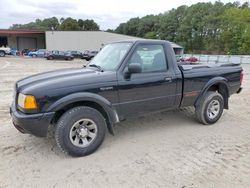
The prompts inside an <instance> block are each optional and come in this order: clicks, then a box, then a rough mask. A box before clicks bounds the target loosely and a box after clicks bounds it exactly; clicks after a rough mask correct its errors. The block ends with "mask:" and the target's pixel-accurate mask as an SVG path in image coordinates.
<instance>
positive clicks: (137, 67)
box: [128, 63, 142, 74]
mask: <svg viewBox="0 0 250 188" xmlns="http://www.w3.org/2000/svg"><path fill="white" fill-rule="evenodd" d="M141 71H142V66H141V64H139V63H131V64H129V66H128V72H129V73H130V74H134V73H141Z"/></svg>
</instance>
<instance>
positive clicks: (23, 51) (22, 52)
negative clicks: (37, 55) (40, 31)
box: [21, 49, 35, 56]
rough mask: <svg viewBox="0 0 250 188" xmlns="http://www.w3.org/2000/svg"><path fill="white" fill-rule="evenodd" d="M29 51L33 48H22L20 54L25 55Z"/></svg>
mask: <svg viewBox="0 0 250 188" xmlns="http://www.w3.org/2000/svg"><path fill="white" fill-rule="evenodd" d="M31 51H35V50H30V49H23V50H22V51H21V55H25V56H27V55H28V54H29V53H30V52H31Z"/></svg>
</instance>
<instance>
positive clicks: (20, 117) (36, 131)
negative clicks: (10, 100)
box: [10, 105, 55, 137]
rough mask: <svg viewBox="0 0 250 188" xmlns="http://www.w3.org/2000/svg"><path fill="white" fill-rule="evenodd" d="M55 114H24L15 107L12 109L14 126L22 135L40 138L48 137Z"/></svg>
mask: <svg viewBox="0 0 250 188" xmlns="http://www.w3.org/2000/svg"><path fill="white" fill-rule="evenodd" d="M54 114H55V112H48V113H39V114H24V113H22V112H19V111H17V110H16V108H15V105H12V106H11V107H10V115H11V117H12V121H13V125H14V126H15V127H16V129H17V130H19V131H20V132H22V133H28V134H33V135H35V136H39V137H45V136H46V135H47V131H48V127H49V125H50V122H51V120H52V118H53V117H54Z"/></svg>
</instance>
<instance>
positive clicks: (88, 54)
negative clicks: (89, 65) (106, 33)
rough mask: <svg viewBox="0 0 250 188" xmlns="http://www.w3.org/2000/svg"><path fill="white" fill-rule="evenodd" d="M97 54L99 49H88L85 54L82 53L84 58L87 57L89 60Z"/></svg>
mask: <svg viewBox="0 0 250 188" xmlns="http://www.w3.org/2000/svg"><path fill="white" fill-rule="evenodd" d="M96 54H98V51H89V50H86V51H85V52H84V53H83V54H82V59H85V60H87V61H90V60H91V59H92V58H93V57H95V56H96Z"/></svg>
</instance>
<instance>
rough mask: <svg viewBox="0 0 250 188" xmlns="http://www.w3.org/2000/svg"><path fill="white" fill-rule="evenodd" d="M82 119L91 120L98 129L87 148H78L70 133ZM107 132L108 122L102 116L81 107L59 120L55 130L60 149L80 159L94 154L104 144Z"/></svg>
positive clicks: (73, 109) (68, 112)
mask: <svg viewBox="0 0 250 188" xmlns="http://www.w3.org/2000/svg"><path fill="white" fill-rule="evenodd" d="M82 119H89V120H91V121H93V122H94V123H95V125H96V129H97V131H96V133H95V134H96V136H95V138H94V139H93V141H91V143H90V144H89V145H88V146H86V147H85V146H84V147H78V146H76V145H75V144H74V143H73V142H72V141H71V138H70V131H72V130H73V129H72V128H73V126H74V124H75V123H76V122H78V121H80V120H82ZM85 128H86V126H85ZM75 132H77V131H75ZM105 132H106V121H105V119H104V117H103V116H102V114H101V113H100V112H99V111H98V110H96V109H94V108H90V107H84V106H79V107H75V108H72V109H70V110H68V111H67V112H65V113H64V114H63V115H62V116H61V118H60V119H59V120H58V122H57V124H56V129H55V140H56V143H57V145H58V147H59V148H60V149H61V150H62V151H63V152H64V153H67V154H69V155H71V156H78V157H79V156H85V155H89V154H91V153H93V152H94V151H95V150H96V149H97V148H98V147H99V146H100V145H101V144H102V142H103V140H104V137H105ZM78 138H79V137H78ZM80 139H81V138H80ZM82 142H83V141H82ZM78 143H79V142H78Z"/></svg>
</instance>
